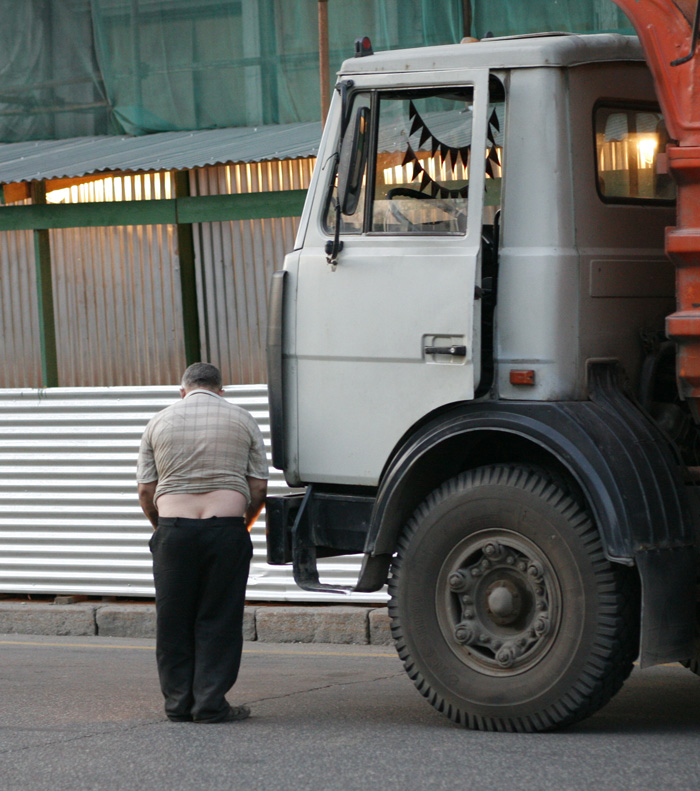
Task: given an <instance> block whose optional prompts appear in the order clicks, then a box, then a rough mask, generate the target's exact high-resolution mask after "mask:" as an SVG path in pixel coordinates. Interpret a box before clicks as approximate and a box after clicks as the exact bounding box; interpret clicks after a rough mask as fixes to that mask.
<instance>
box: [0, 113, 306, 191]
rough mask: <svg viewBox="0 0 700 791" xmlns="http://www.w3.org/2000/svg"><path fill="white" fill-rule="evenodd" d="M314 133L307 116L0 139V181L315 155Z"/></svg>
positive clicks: (192, 166) (175, 168)
mask: <svg viewBox="0 0 700 791" xmlns="http://www.w3.org/2000/svg"><path fill="white" fill-rule="evenodd" d="M320 139H321V124H320V123H318V122H313V123H304V124H279V125H270V126H255V127H236V128H229V129H204V130H198V131H193V132H162V133H159V134H154V135H144V136H143V137H129V136H121V137H118V136H112V135H104V136H100V137H74V138H71V139H69V140H33V141H30V142H26V143H6V144H2V145H0V183H2V184H11V183H13V182H18V181H39V180H43V179H55V178H78V177H80V176H87V175H89V174H91V173H99V172H101V171H107V170H117V171H136V170H183V169H190V168H196V167H204V166H206V165H220V164H223V163H226V162H260V161H264V160H269V159H295V158H297V157H309V156H315V155H316V153H317V151H318V143H319V140H320Z"/></svg>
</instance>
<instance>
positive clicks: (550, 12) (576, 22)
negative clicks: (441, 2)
mask: <svg viewBox="0 0 700 791" xmlns="http://www.w3.org/2000/svg"><path fill="white" fill-rule="evenodd" d="M553 30H557V31H564V32H567V33H625V34H629V35H634V30H633V28H632V26H631V24H630V22H629V20H628V19H627V17H626V16H625V15H624V14H623V13H622V11H620V9H619V8H618V7H617V6H616V5H614V3H613V2H612V0H472V31H473V35H474V36H476V37H477V38H483V37H484V36H485V35H486V34H487V33H493V35H494V36H512V35H518V34H523V33H540V32H542V31H553Z"/></svg>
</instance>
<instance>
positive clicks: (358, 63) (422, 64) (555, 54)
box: [339, 33, 644, 75]
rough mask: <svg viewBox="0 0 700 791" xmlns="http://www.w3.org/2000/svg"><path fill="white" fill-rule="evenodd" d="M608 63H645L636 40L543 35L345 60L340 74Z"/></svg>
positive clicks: (609, 35)
mask: <svg viewBox="0 0 700 791" xmlns="http://www.w3.org/2000/svg"><path fill="white" fill-rule="evenodd" d="M610 61H644V54H643V52H642V47H641V45H640V43H639V39H638V38H637V37H636V36H621V35H619V34H617V33H596V34H592V35H575V34H569V33H542V34H535V35H529V36H507V37H503V38H485V39H481V40H480V41H474V40H472V41H469V40H467V41H465V42H463V43H461V44H448V45H443V46H439V47H417V48H415V49H395V50H387V51H384V52H377V53H375V54H374V55H368V56H365V57H362V58H349V59H348V60H346V61H344V62H343V65H342V67H341V69H340V72H339V74H342V75H348V74H372V73H382V72H406V71H433V70H436V69H437V70H449V69H459V68H461V69H464V68H489V69H527V68H535V67H553V68H562V67H568V66H577V65H580V64H583V63H602V62H610Z"/></svg>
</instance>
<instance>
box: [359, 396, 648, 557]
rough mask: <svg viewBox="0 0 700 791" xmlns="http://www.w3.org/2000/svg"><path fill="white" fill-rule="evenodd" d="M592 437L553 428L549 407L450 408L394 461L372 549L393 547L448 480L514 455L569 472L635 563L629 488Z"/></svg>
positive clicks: (621, 552)
mask: <svg viewBox="0 0 700 791" xmlns="http://www.w3.org/2000/svg"><path fill="white" fill-rule="evenodd" d="M544 406H546V407H551V406H553V405H549V404H547V405H544ZM535 411H537V410H535ZM527 412H531V410H529V409H527ZM544 412H546V413H551V409H546V410H544ZM585 445H586V446H587V447H581V446H579V445H576V444H574V442H572V439H571V438H570V437H567V436H566V435H565V434H563V433H562V432H561V431H559V430H557V429H555V428H553V427H552V426H551V424H549V423H547V422H546V415H545V414H543V415H541V416H535V415H532V414H527V413H522V412H519V411H517V410H516V409H513V408H511V407H507V408H506V407H502V406H501V407H499V406H497V405H491V404H484V405H482V406H481V407H477V406H476V405H473V406H465V407H461V408H458V409H455V410H454V411H453V412H451V413H447V414H442V415H440V416H439V417H437V418H436V419H434V420H433V421H431V422H429V423H427V424H425V425H424V426H423V427H422V428H420V429H419V430H418V431H417V432H416V433H415V434H414V435H413V436H412V437H410V438H409V439H408V440H407V441H406V442H405V444H404V445H403V447H402V448H401V449H400V450H399V451H398V452H397V453H396V454H395V456H394V458H393V460H392V462H391V464H390V465H389V466H388V468H387V470H386V472H385V474H384V476H383V478H382V483H381V485H380V488H379V491H378V493H377V500H376V504H375V508H374V511H373V514H372V519H371V523H370V533H369V535H368V543H367V547H366V549H367V550H368V551H371V552H372V553H373V554H387V553H389V554H390V553H393V551H394V549H395V547H396V542H397V540H398V537H399V534H400V532H401V529H402V527H403V525H404V524H405V523H406V521H407V520H408V518H409V517H410V515H411V514H412V513H413V511H414V510H415V508H416V507H417V506H418V505H419V503H420V502H421V501H422V500H423V499H424V498H425V497H426V496H427V495H428V494H429V493H430V492H431V491H432V490H433V489H435V488H436V487H437V486H439V485H440V484H441V483H443V482H444V481H445V480H447V479H449V478H451V477H454V476H455V475H458V474H459V473H460V472H465V471H467V470H470V469H474V468H475V467H481V466H487V465H490V464H507V463H512V464H523V465H529V466H539V467H542V468H544V469H547V470H548V471H549V472H551V473H554V474H555V475H558V476H559V477H564V478H566V480H567V482H568V483H569V485H570V486H572V487H573V488H574V490H575V493H576V495H577V496H578V497H579V498H583V499H584V501H585V503H586V505H587V506H588V507H589V509H590V510H591V513H592V514H593V516H594V519H595V522H596V524H597V525H598V526H599V529H600V532H601V537H602V540H603V545H604V548H605V552H606V555H607V557H608V559H610V560H613V561H616V562H623V563H626V564H628V565H631V564H632V562H633V557H634V552H633V550H632V542H631V541H630V538H631V536H630V525H629V519H628V517H627V513H626V510H625V507H624V500H623V493H622V492H621V491H619V487H618V486H617V485H616V483H615V479H614V476H613V475H612V470H611V469H610V464H609V463H608V462H607V460H606V459H605V458H604V457H603V456H602V454H601V452H600V450H599V449H598V448H597V447H595V445H594V444H592V443H585Z"/></svg>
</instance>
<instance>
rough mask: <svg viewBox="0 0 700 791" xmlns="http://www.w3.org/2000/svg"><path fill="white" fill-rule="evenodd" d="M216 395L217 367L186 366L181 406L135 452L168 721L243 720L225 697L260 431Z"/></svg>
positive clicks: (255, 505)
mask: <svg viewBox="0 0 700 791" xmlns="http://www.w3.org/2000/svg"><path fill="white" fill-rule="evenodd" d="M223 393H224V391H223V390H222V389H221V373H220V372H219V370H218V369H217V368H216V367H215V366H213V365H209V364H208V363H195V364H194V365H190V367H189V368H188V369H187V370H186V371H185V373H184V374H183V377H182V387H181V389H180V395H181V396H182V400H181V401H178V402H177V403H175V404H172V405H171V406H169V407H167V408H166V409H164V410H163V411H162V412H159V413H158V414H157V415H155V417H153V418H152V419H151V421H150V422H149V424H148V425H147V426H146V430H145V432H144V434H143V438H142V439H141V449H140V451H139V461H138V472H137V479H138V492H139V502H140V504H141V508H142V509H143V512H144V513H145V514H146V516H147V517H148V518H149V520H150V521H151V524H152V525H153V527H154V529H155V532H154V533H153V536H152V537H151V540H150V542H149V546H150V548H151V552H152V554H153V576H154V579H155V587H156V660H157V663H158V675H159V677H160V685H161V689H162V691H163V696H164V697H165V713H166V714H167V716H168V718H169V719H170V720H173V721H174V722H191V721H193V720H194V721H195V722H231V721H234V720H243V719H245V718H246V717H248V716H249V714H250V709H249V708H248V707H247V706H230V705H229V704H228V702H227V701H226V698H225V697H224V696H225V695H226V693H227V692H228V691H229V689H231V687H232V686H233V684H234V683H235V681H236V677H237V675H238V668H239V666H240V662H241V652H242V649H243V634H242V627H243V607H244V603H245V588H246V582H247V579H248V569H249V567H250V559H251V557H252V554H253V549H252V543H251V540H250V535H249V532H248V530H249V529H250V527H251V525H252V524H253V522H255V520H256V518H257V516H258V514H259V513H260V511H261V510H262V507H263V505H264V503H265V495H266V493H267V477H268V468H267V458H266V455H265V446H264V443H263V438H262V434H261V433H260V429H259V428H258V425H257V424H256V422H255V420H254V419H253V417H252V415H250V413H249V412H246V410H245V409H241V408H240V407H237V406H234V405H232V404H229V403H228V402H227V401H225V400H224V399H223V398H222V396H223ZM246 528H247V529H246Z"/></svg>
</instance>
